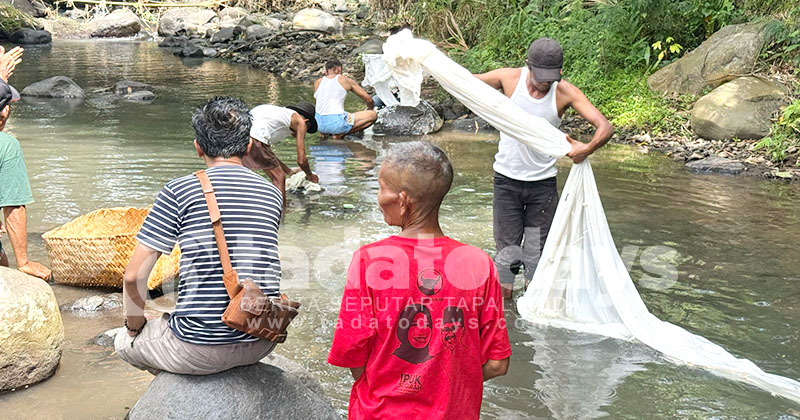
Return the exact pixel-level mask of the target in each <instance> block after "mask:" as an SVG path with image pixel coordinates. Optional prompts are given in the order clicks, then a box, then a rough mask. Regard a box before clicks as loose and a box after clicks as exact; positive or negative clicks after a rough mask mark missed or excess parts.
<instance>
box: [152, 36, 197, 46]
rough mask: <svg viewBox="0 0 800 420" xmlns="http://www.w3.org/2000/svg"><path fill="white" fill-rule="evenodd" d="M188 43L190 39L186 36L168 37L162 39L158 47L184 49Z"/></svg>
mask: <svg viewBox="0 0 800 420" xmlns="http://www.w3.org/2000/svg"><path fill="white" fill-rule="evenodd" d="M188 41H189V39H188V38H186V37H185V36H168V37H166V38H164V39H162V40H161V41H160V42H159V43H158V46H159V47H163V48H175V47H178V48H182V47H183V46H184V45H186V43H187V42H188Z"/></svg>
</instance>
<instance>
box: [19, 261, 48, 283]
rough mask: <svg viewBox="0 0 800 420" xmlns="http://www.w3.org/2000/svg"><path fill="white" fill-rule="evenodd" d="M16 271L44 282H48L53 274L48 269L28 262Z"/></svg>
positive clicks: (33, 262)
mask: <svg viewBox="0 0 800 420" xmlns="http://www.w3.org/2000/svg"><path fill="white" fill-rule="evenodd" d="M17 270H19V271H22V272H23V273H25V274H27V275H29V276H33V277H38V278H40V279H42V280H44V281H50V278H51V277H52V276H53V272H52V271H50V269H49V268H47V267H45V266H44V265H42V264H39V263H38V262H35V261H28V263H27V264H25V265H23V266H21V267H17Z"/></svg>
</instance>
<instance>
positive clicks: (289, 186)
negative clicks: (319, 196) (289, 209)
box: [286, 171, 322, 194]
mask: <svg viewBox="0 0 800 420" xmlns="http://www.w3.org/2000/svg"><path fill="white" fill-rule="evenodd" d="M300 190H303V194H309V193H312V192H320V191H322V187H320V186H319V184H317V183H316V182H311V181H309V180H307V179H306V173H305V172H303V171H300V172H297V173H295V174H294V175H292V176H290V177H289V178H286V191H288V192H297V191H300Z"/></svg>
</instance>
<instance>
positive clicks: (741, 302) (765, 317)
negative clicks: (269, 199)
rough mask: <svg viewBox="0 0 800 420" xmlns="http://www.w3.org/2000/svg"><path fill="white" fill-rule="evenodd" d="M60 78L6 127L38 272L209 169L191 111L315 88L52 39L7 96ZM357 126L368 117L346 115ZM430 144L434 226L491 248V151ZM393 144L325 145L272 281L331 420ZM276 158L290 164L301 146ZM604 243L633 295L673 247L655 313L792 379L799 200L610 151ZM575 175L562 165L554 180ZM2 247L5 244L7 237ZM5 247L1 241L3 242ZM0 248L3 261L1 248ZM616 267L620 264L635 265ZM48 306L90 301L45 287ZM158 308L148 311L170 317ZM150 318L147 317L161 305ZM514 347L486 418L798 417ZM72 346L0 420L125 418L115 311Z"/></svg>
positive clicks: (125, 381) (799, 354)
mask: <svg viewBox="0 0 800 420" xmlns="http://www.w3.org/2000/svg"><path fill="white" fill-rule="evenodd" d="M56 74H63V75H66V76H69V77H70V78H72V79H73V80H75V81H76V82H77V83H78V84H79V85H81V86H82V87H83V88H84V89H85V90H86V91H87V93H88V95H89V97H88V98H87V99H85V100H83V101H69V102H65V101H59V100H31V99H28V98H26V99H23V100H22V101H20V102H19V103H17V104H15V105H14V106H13V111H12V117H11V121H10V123H9V125H8V128H7V129H8V130H9V131H11V132H12V133H13V134H14V135H15V136H17V138H18V139H19V140H20V143H21V144H22V148H23V152H24V153H25V157H26V161H27V165H28V171H29V174H30V177H31V184H32V188H33V191H34V198H35V199H36V202H35V203H34V204H32V205H31V206H30V207H29V231H30V235H29V238H30V241H31V245H30V253H31V255H32V257H33V258H36V259H46V255H45V251H44V247H43V245H42V241H41V238H40V235H41V233H43V232H45V231H47V230H49V229H51V228H53V227H56V226H58V225H61V224H63V223H65V222H67V221H69V220H71V219H73V218H74V217H76V216H78V215H80V214H84V213H87V212H89V211H92V210H95V209H97V208H100V207H112V206H145V205H149V204H151V203H152V201H153V199H154V197H155V195H156V194H157V192H158V190H159V189H160V188H161V187H162V186H163V184H164V183H166V182H167V181H168V180H170V179H172V178H175V177H178V176H182V175H185V174H188V173H191V172H192V171H194V170H196V169H198V168H200V167H201V165H202V162H201V161H200V160H199V159H198V158H197V157H196V156H195V154H194V149H193V147H192V144H191V141H192V131H191V125H190V115H191V112H192V109H193V107H194V106H196V105H197V104H199V103H201V102H202V101H203V100H205V99H207V98H208V97H209V96H213V95H221V94H230V95H234V96H239V97H241V98H243V99H244V100H245V101H246V102H247V103H248V104H250V105H255V104H259V103H265V102H273V103H281V104H290V103H293V102H296V101H297V100H299V99H308V98H310V96H311V89H310V86H306V85H297V84H293V82H287V81H282V80H279V79H277V78H275V77H273V76H271V75H269V74H266V73H264V72H261V71H257V70H255V69H252V68H249V67H247V66H239V65H231V64H229V63H225V62H222V61H216V60H181V59H179V58H176V57H174V56H172V55H171V54H170V53H169V52H167V51H162V50H160V49H159V48H157V47H156V46H155V44H153V43H138V44H137V43H130V42H127V43H125V42H123V43H120V42H91V43H90V42H56V43H54V44H53V45H52V46H47V47H30V48H26V52H25V61H24V63H23V65H22V66H21V67H20V69H19V70H18V71H17V72H16V73H15V75H14V77H13V78H12V80H11V82H12V84H14V85H16V86H17V87H18V88H22V87H24V86H25V85H27V84H29V83H31V82H33V81H36V80H40V79H44V78H46V77H50V76H53V75H56ZM120 79H131V80H137V81H142V82H145V83H148V84H151V85H153V86H154V90H155V93H156V94H157V95H158V98H157V99H156V100H155V101H154V102H153V103H152V104H150V105H141V104H134V103H127V102H117V101H114V100H110V98H109V97H107V96H103V94H102V93H99V92H95V91H97V90H101V89H104V88H107V87H108V86H111V85H112V84H113V83H115V82H116V81H118V80H120ZM348 106H352V107H353V108H352V110H357V109H358V107H359V106H361V104H360V103H359V102H358V100H357V98H353V101H352V102H348ZM424 139H427V140H431V141H434V142H436V143H437V144H438V145H439V146H440V147H442V148H443V149H444V150H445V151H446V152H447V154H448V155H449V156H450V158H451V160H452V162H453V166H454V168H455V177H454V183H453V188H452V190H451V192H450V194H448V196H447V198H446V199H445V202H444V204H443V207H442V211H441V222H442V226H443V229H444V230H445V232H447V233H448V234H450V235H451V236H453V237H454V238H455V239H457V240H460V241H463V242H466V243H469V244H472V245H475V246H478V247H481V248H483V249H485V250H487V251H489V252H492V251H493V249H494V244H493V240H492V227H491V225H492V223H491V220H492V184H491V173H492V170H491V164H492V160H493V155H494V153H495V151H496V149H497V139H496V136H493V135H463V134H455V133H452V132H446V131H445V132H442V133H439V134H436V135H433V136H426V137H424ZM407 140H408V139H393V138H380V137H370V136H367V137H365V138H364V139H361V140H357V141H333V140H327V141H320V140H319V138H318V137H317V136H311V137H310V138H309V139H308V143H309V146H308V147H309V150H308V151H309V160H310V161H311V164H312V167H313V168H314V171H315V172H317V173H319V175H320V178H321V183H322V185H323V187H324V188H325V191H324V192H323V193H321V194H312V195H309V196H303V195H290V197H289V202H288V203H287V209H288V210H287V213H286V215H285V218H284V223H283V225H282V227H281V230H280V241H281V249H280V252H281V258H282V265H283V280H282V281H283V285H284V286H285V288H286V289H287V291H288V292H289V293H290V294H291V295H292V297H293V298H297V299H299V300H301V301H302V302H303V311H301V313H300V315H299V316H298V317H297V318H296V320H295V323H294V324H293V328H292V334H291V335H290V338H289V340H288V341H287V342H286V343H285V344H283V345H281V346H280V347H279V349H278V350H277V351H278V352H279V353H282V354H284V355H286V356H288V357H291V358H293V359H294V360H296V361H298V362H299V363H301V364H302V365H303V366H305V367H306V368H308V369H309V370H311V371H312V372H314V374H315V375H317V377H319V378H320V380H321V381H322V383H323V385H324V388H325V390H326V394H327V395H328V396H329V397H330V398H331V399H332V402H333V404H334V406H335V407H336V408H337V410H339V411H340V412H342V413H344V412H345V410H346V405H347V400H348V393H349V389H350V385H351V384H352V379H351V378H350V375H349V373H347V371H346V370H344V369H338V368H333V367H331V366H329V365H328V364H327V363H326V362H325V357H326V355H327V351H328V348H329V346H330V341H331V338H332V336H333V323H334V321H335V319H336V315H337V312H338V309H339V302H340V299H341V293H342V287H343V284H344V278H345V269H346V266H347V264H348V263H349V261H350V256H351V253H352V251H353V250H355V249H356V248H357V247H358V246H359V245H362V244H364V243H367V242H371V241H375V240H378V239H381V238H383V237H385V236H387V235H390V234H392V233H393V232H395V230H394V229H393V228H390V227H388V226H386V225H385V224H384V223H383V216H382V215H381V213H380V211H379V210H378V208H377V205H376V193H377V190H378V185H377V170H378V168H379V166H378V165H379V164H380V161H381V155H382V153H383V151H384V150H385V149H386V148H387V147H388V146H389V145H390V144H392V143H393V142H398V141H407ZM276 152H277V154H278V155H279V156H280V158H281V159H282V160H284V162H286V163H287V164H289V165H290V166H294V164H293V163H294V161H295V159H296V151H295V145H294V144H293V143H291V142H283V143H280V144H279V145H278V146H277V147H276ZM591 160H592V165H593V168H594V173H595V176H596V177H597V183H598V188H599V191H600V194H601V197H602V200H603V205H604V208H605V211H606V216H607V218H608V222H609V226H610V228H611V231H612V234H613V235H614V239H615V241H616V244H617V246H618V248H619V249H620V250H622V249H623V248H624V249H625V250H626V252H628V254H629V255H632V256H633V258H632V266H631V276H632V277H633V279H634V281H635V282H637V283H638V282H639V279H641V278H642V276H643V275H645V274H648V275H651V276H653V275H656V276H657V275H658V273H650V272H648V270H646V266H645V265H644V264H643V263H642V261H641V259H642V258H643V255H646V254H645V252H646V251H647V250H648V249H650V248H651V247H656V246H665V247H669V248H670V249H673V250H674V251H675V252H676V255H677V257H675V258H674V261H675V262H676V263H677V264H678V266H677V270H678V280H677V282H676V283H675V284H674V285H673V286H671V287H669V288H658V287H652V286H651V284H650V283H646V282H642V283H641V284H638V286H639V291H640V293H641V294H642V298H643V299H644V301H645V303H646V304H647V306H648V308H649V309H650V310H651V311H652V312H653V313H654V314H655V315H656V316H658V317H659V318H661V319H663V320H665V321H668V322H671V323H675V324H677V325H680V326H682V327H684V328H686V329H688V330H689V331H691V332H694V333H698V334H700V335H703V336H705V337H707V338H708V339H710V340H712V341H714V342H716V343H719V344H721V345H722V346H724V347H725V348H726V349H728V350H730V351H731V352H732V353H733V354H735V355H739V356H742V357H746V358H748V359H750V360H752V361H753V362H755V363H756V364H757V365H759V366H761V367H763V368H764V369H765V370H766V371H769V372H774V373H777V374H780V375H784V376H788V377H793V378H800V335H799V334H798V330H799V329H798V324H797V318H796V317H797V315H796V314H797V309H798V308H800V283H799V282H798V280H799V278H798V274H797V272H798V261H800V253H799V252H798V250H797V247H796V244H797V234H798V232H800V207H798V206H797V202H798V198H799V197H800V191H798V188H797V187H796V186H792V185H785V184H780V183H774V182H766V181H762V180H758V179H750V178H741V177H718V176H697V175H691V174H688V173H686V172H685V171H684V170H683V168H682V167H681V166H680V165H678V164H677V163H675V162H673V161H671V160H669V159H666V158H663V157H661V156H654V155H642V154H640V153H638V152H636V151H635V150H634V149H632V148H628V147H620V146H607V147H605V148H604V149H603V150H602V151H600V152H598V153H597V154H596V155H595V156H593V157H592V158H591ZM568 167H569V162H568V161H560V162H559V181H560V183H561V184H563V181H564V179H565V178H566V172H567V170H568ZM4 240H5V239H4ZM4 244H5V245H8V244H7V242H4ZM7 248H10V247H9V246H7ZM628 254H626V255H628ZM54 290H55V293H56V296H57V298H58V299H59V303H61V304H64V303H70V302H72V301H74V300H75V299H77V298H78V297H81V296H87V295H90V294H97V293H98V292H97V291H92V290H88V289H77V288H72V287H66V286H55V287H54ZM169 299H170V296H169V295H166V296H164V297H163V298H161V299H159V303H160V304H161V305H167V306H168V305H169V302H170V300H169ZM150 306H151V307H152V308H156V305H154V304H153V302H151V303H150ZM506 315H507V319H508V321H509V325H510V326H511V327H510V330H509V335H510V338H511V342H512V350H513V352H514V355H513V356H512V362H511V368H510V371H509V373H508V375H507V376H505V377H501V378H497V379H494V380H492V381H489V382H487V383H486V386H485V395H484V404H483V410H482V418H485V419H529V418H541V419H547V418H557V419H572V418H593V417H600V416H603V415H604V413H608V417H610V418H615V419H616V418H630V419H639V418H675V417H678V418H715V417H716V418H779V417H781V418H783V419H795V418H797V417H798V415H797V414H796V413H797V411H795V410H798V407H796V406H794V405H792V404H791V403H789V402H787V401H784V400H781V399H777V398H773V397H771V396H769V395H767V394H766V393H764V392H761V391H758V390H754V389H752V388H750V387H744V386H741V385H739V384H736V383H733V382H730V381H726V380H723V379H719V378H717V377H714V376H712V375H709V374H706V373H704V372H700V371H697V370H693V369H689V368H685V367H676V366H674V365H671V364H667V363H663V362H661V361H660V360H659V359H658V357H657V356H656V355H653V354H651V353H650V352H649V350H648V349H646V348H642V347H641V346H639V345H637V344H635V343H625V342H618V341H614V340H610V339H606V338H598V337H592V336H581V335H576V334H574V333H571V332H567V331H560V330H554V329H543V328H536V327H532V326H530V325H529V324H527V323H525V322H521V321H520V322H515V321H518V320H517V317H516V314H515V313H514V310H513V308H507V311H506ZM63 319H64V323H65V328H66V333H67V343H66V348H65V353H64V357H63V359H62V364H61V367H60V369H59V371H58V372H57V373H56V375H55V376H54V377H53V378H52V379H50V380H48V381H46V382H44V383H42V384H40V385H36V386H35V387H33V388H31V389H28V390H24V391H20V392H15V393H10V394H5V395H2V396H0V405H2V414H0V417H2V418H63V419H73V418H90V419H106V418H122V417H123V416H124V415H125V413H126V411H127V407H130V405H132V404H133V403H135V401H136V400H137V398H138V396H139V395H141V394H142V392H144V389H145V388H146V386H147V384H148V383H149V381H150V375H149V374H147V373H143V372H140V371H138V370H136V369H134V368H132V367H130V366H127V365H125V364H124V363H122V362H120V361H119V360H118V359H117V358H116V355H114V354H112V352H111V351H110V350H109V349H107V348H101V347H98V346H95V345H94V344H91V339H92V337H94V335H95V334H97V333H99V332H101V331H104V330H106V329H109V328H112V327H117V326H119V325H120V324H121V320H122V318H121V314H120V313H117V312H115V313H109V314H105V315H103V316H101V317H97V318H77V317H74V316H72V315H70V314H68V313H65V314H63Z"/></svg>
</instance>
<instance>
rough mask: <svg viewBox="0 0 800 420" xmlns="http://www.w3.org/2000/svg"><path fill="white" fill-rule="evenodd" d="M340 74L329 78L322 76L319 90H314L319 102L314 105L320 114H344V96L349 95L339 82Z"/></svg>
mask: <svg viewBox="0 0 800 420" xmlns="http://www.w3.org/2000/svg"><path fill="white" fill-rule="evenodd" d="M339 76H340V75H338V74H337V75H336V77H334V78H332V79H331V78H328V77H327V76H322V82H320V84H319V87H318V88H317V91H316V92H314V98H315V99H316V100H317V104H316V106H315V107H314V108H315V109H316V112H317V114H319V115H340V114H344V97H345V96H347V91H346V90H344V88H343V87H342V85H341V84H340V83H339Z"/></svg>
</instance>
